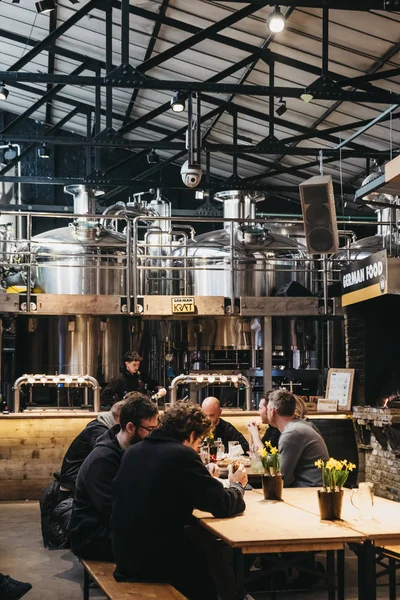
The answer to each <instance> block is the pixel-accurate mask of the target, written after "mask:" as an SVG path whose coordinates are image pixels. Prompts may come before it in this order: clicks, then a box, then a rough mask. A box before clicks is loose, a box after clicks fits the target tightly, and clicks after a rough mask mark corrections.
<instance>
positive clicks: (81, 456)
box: [59, 400, 124, 493]
mask: <svg viewBox="0 0 400 600" xmlns="http://www.w3.org/2000/svg"><path fill="white" fill-rule="evenodd" d="M123 404H124V401H123V400H120V401H119V402H116V403H115V404H114V405H113V406H112V407H111V410H109V411H107V412H102V413H100V414H99V415H97V417H96V419H94V420H93V421H90V423H88V424H87V425H86V427H85V429H84V430H83V431H81V433H80V434H79V435H77V436H76V438H75V439H74V440H73V442H72V443H71V445H70V446H69V448H68V450H67V452H66V453H65V456H64V459H63V462H62V465H61V471H60V476H59V482H60V488H61V490H62V491H70V492H72V493H73V492H74V491H75V483H76V478H77V477H78V473H79V469H80V468H81V466H82V464H83V461H84V460H85V458H86V457H87V456H89V454H90V453H91V451H92V450H93V448H94V447H95V444H96V442H97V440H98V438H99V437H100V436H102V435H103V434H104V433H106V431H108V430H109V429H111V428H112V427H115V426H116V425H118V424H119V415H120V412H121V408H122V406H123Z"/></svg>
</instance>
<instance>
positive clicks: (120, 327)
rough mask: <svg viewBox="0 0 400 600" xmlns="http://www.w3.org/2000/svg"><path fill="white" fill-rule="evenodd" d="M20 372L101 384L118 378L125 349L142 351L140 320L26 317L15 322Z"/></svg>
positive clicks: (18, 318) (84, 317)
mask: <svg viewBox="0 0 400 600" xmlns="http://www.w3.org/2000/svg"><path fill="white" fill-rule="evenodd" d="M16 337H17V346H16V347H17V360H16V364H17V370H18V375H20V374H22V373H47V374H49V375H52V374H59V373H67V374H81V375H86V374H88V375H92V376H93V377H96V379H98V381H99V382H100V383H104V382H108V381H110V380H111V379H112V378H113V377H116V376H117V375H118V374H119V368H120V366H121V362H122V353H123V350H124V348H125V350H126V349H127V348H140V346H141V343H142V323H141V321H140V319H134V318H132V319H131V318H127V317H123V316H111V317H98V316H91V315H76V316H27V315H18V317H17V320H16Z"/></svg>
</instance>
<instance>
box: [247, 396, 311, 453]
mask: <svg viewBox="0 0 400 600" xmlns="http://www.w3.org/2000/svg"><path fill="white" fill-rule="evenodd" d="M271 393H272V390H271V391H269V392H265V394H263V395H262V396H261V398H260V403H259V405H258V412H259V414H260V418H261V423H262V424H263V425H268V427H267V429H266V431H265V433H264V435H263V437H261V436H260V430H259V427H258V425H257V423H256V422H255V421H250V423H248V424H247V429H248V430H249V433H250V436H251V442H250V443H251V446H252V447H253V448H254V450H258V449H259V448H263V447H264V446H265V443H266V442H270V443H271V444H272V446H274V447H275V448H278V444H279V438H280V436H281V432H280V431H279V429H277V428H276V427H273V426H272V425H271V424H270V423H269V422H268V415H267V405H268V400H269V395H270V394H271ZM293 396H294V397H295V400H296V408H295V411H294V418H295V419H304V420H305V422H306V423H308V424H309V425H311V427H313V428H314V429H315V430H316V431H318V429H317V428H316V427H315V425H314V423H313V422H312V421H309V420H308V419H307V418H306V414H307V406H306V403H305V402H304V400H303V399H302V398H300V396H296V395H295V394H293Z"/></svg>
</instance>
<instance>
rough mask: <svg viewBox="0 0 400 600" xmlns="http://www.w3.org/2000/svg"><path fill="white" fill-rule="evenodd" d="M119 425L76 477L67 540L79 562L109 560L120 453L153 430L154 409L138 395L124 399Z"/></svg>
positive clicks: (99, 440)
mask: <svg viewBox="0 0 400 600" xmlns="http://www.w3.org/2000/svg"><path fill="white" fill-rule="evenodd" d="M119 422H120V427H119V426H116V427H113V428H112V429H110V430H109V431H107V432H106V433H105V434H104V435H102V436H101V437H100V438H99V439H98V441H97V443H96V445H95V447H94V449H93V450H92V452H91V453H90V454H89V456H88V457H87V458H86V459H85V461H84V463H83V465H82V467H81V469H80V471H79V474H78V479H77V481H76V486H75V497H74V503H73V507H72V517H71V524H70V537H71V547H72V551H73V552H74V554H76V555H77V556H79V558H86V559H92V560H107V561H112V560H113V554H112V550H111V539H110V519H111V509H112V481H113V479H114V477H115V476H116V474H117V471H118V469H119V466H120V463H121V460H122V456H123V453H124V450H126V448H128V447H129V446H131V445H132V444H136V443H137V442H140V441H141V440H143V439H144V438H145V437H146V436H147V435H148V434H149V433H150V432H151V431H153V430H154V429H157V427H158V409H157V406H156V405H155V404H154V402H152V401H151V400H150V399H149V398H148V397H147V396H144V395H143V394H141V393H140V392H132V393H131V394H128V395H127V396H126V398H125V403H124V405H123V406H122V408H121V413H120V421H119Z"/></svg>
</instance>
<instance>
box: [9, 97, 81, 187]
mask: <svg viewBox="0 0 400 600" xmlns="http://www.w3.org/2000/svg"><path fill="white" fill-rule="evenodd" d="M81 108H82V107H80V106H77V107H75V108H73V109H72V110H71V111H70V112H69V113H68V114H67V115H65V117H63V118H62V119H61V120H60V121H58V122H57V123H56V124H55V125H53V126H52V127H50V128H49V129H48V130H47V131H46V132H45V134H44V135H45V136H47V135H50V134H51V133H56V131H58V130H59V129H61V128H62V127H64V125H66V124H67V123H68V121H70V120H71V119H73V117H75V115H77V114H78V113H79V112H81ZM36 147H37V144H36V143H32V144H29V146H27V147H26V148H24V149H23V150H22V152H21V153H20V154H17V156H16V157H15V158H13V159H12V160H10V162H8V163H7V164H6V165H5V166H4V167H3V168H2V169H1V171H0V176H1V175H5V174H6V173H8V171H10V170H11V169H12V168H13V167H15V165H16V164H17V163H19V162H20V160H21V159H22V158H23V157H24V156H26V155H27V154H29V152H30V151H31V150H33V148H36Z"/></svg>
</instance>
